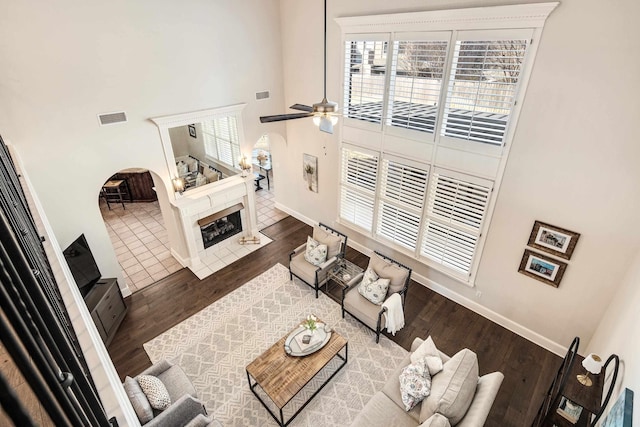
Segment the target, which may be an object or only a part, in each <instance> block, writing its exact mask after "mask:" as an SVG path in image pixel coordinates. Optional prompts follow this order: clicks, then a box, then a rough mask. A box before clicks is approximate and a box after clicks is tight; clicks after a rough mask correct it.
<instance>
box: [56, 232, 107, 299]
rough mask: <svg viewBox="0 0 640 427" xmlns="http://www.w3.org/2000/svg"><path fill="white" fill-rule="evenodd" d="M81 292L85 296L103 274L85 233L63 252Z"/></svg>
mask: <svg viewBox="0 0 640 427" xmlns="http://www.w3.org/2000/svg"><path fill="white" fill-rule="evenodd" d="M62 253H63V254H64V257H65V258H66V260H67V264H68V265H69V269H70V270H71V274H72V275H73V278H74V279H76V284H77V285H78V288H80V292H81V293H82V295H83V296H85V295H86V294H87V293H89V291H90V290H91V288H92V287H93V285H94V284H95V283H96V282H97V281H98V280H100V277H101V276H102V275H101V274H100V270H99V269H98V264H96V260H95V259H94V258H93V254H92V253H91V249H89V244H88V243H87V239H86V238H85V237H84V234H81V235H80V237H78V238H77V239H76V240H75V241H74V242H73V243H71V244H70V245H69V247H68V248H67V249H65V250H64V251H63V252H62Z"/></svg>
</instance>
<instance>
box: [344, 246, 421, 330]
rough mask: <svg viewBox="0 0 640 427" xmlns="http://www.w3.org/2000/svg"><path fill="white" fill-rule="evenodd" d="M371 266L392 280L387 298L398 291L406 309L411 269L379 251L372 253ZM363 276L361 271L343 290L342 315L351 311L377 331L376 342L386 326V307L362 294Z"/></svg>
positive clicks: (356, 317)
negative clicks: (359, 290) (360, 289)
mask: <svg viewBox="0 0 640 427" xmlns="http://www.w3.org/2000/svg"><path fill="white" fill-rule="evenodd" d="M369 267H370V268H372V269H373V271H375V272H376V274H377V275H378V276H379V277H380V278H383V279H389V280H390V281H391V282H390V283H389V290H388V292H387V296H386V298H389V296H391V294H394V293H396V292H397V293H399V294H400V297H401V298H402V307H403V309H404V305H405V301H406V299H407V290H408V289H409V281H410V280H411V269H410V268H409V267H407V266H405V265H402V264H400V263H399V262H398V261H395V260H393V259H391V258H389V257H387V256H384V255H382V254H381V253H379V252H374V253H373V254H372V255H371V258H370V259H369V265H368V266H367V268H369ZM362 276H363V273H360V274H359V275H358V276H356V277H355V278H353V279H352V280H351V282H350V285H349V286H348V287H346V288H344V289H343V290H342V317H343V318H344V314H345V313H349V314H350V315H351V316H352V317H354V318H355V319H356V320H358V321H359V322H360V323H362V324H363V325H365V326H366V327H367V328H369V329H371V330H372V331H374V332H375V333H376V343H378V342H379V341H380V331H381V330H382V329H383V328H384V327H385V326H386V319H385V317H384V316H383V314H384V313H385V311H386V308H385V307H383V306H381V305H377V304H374V303H372V302H371V301H369V300H368V299H366V298H365V297H363V296H362V295H360V293H359V292H358V289H357V288H358V285H359V284H360V282H361V281H362Z"/></svg>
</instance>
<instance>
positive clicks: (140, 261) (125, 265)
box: [100, 201, 182, 292]
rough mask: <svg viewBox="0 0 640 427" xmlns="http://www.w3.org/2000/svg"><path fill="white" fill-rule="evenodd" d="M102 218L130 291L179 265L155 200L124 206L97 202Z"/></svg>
mask: <svg viewBox="0 0 640 427" xmlns="http://www.w3.org/2000/svg"><path fill="white" fill-rule="evenodd" d="M100 211H101V212H102V218H103V219H104V222H105V225H106V226H107V232H108V233H109V237H110V238H111V243H112V244H113V248H114V250H115V252H116V256H117V257H118V261H119V262H120V266H121V267H122V271H123V274H124V278H125V280H126V281H127V285H128V286H129V289H131V292H135V291H137V290H139V289H142V288H144V287H145V286H147V285H150V284H151V283H154V282H156V281H158V280H160V279H162V278H165V277H167V276H168V275H169V274H171V273H173V272H175V271H178V270H180V269H181V268H182V266H181V265H180V264H179V263H178V261H176V259H175V258H173V256H171V252H170V251H169V243H168V240H167V230H166V229H165V226H164V222H163V221H162V214H161V213H160V207H159V206H158V202H152V203H127V204H126V209H122V206H120V205H117V204H112V207H111V210H109V209H107V205H106V203H104V201H101V202H100Z"/></svg>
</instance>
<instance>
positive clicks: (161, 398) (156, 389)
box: [137, 375, 171, 411]
mask: <svg viewBox="0 0 640 427" xmlns="http://www.w3.org/2000/svg"><path fill="white" fill-rule="evenodd" d="M137 379H138V384H140V388H141V389H142V391H143V392H144V394H145V396H147V399H148V400H149V404H150V405H151V407H152V408H153V409H157V410H158V411H164V410H165V409H167V408H168V407H169V406H170V405H171V398H170V397H169V392H168V391H167V387H165V385H164V384H163V383H162V381H160V378H158V377H154V376H153V375H138V377H137Z"/></svg>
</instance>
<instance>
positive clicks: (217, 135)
mask: <svg viewBox="0 0 640 427" xmlns="http://www.w3.org/2000/svg"><path fill="white" fill-rule="evenodd" d="M202 133H203V136H204V149H205V152H206V154H207V156H209V157H212V158H214V159H216V160H219V161H220V162H222V163H226V164H227V165H229V166H231V167H236V166H238V163H239V162H240V141H239V138H238V123H237V119H236V117H234V116H225V117H218V118H215V119H213V120H208V121H204V122H203V123H202Z"/></svg>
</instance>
